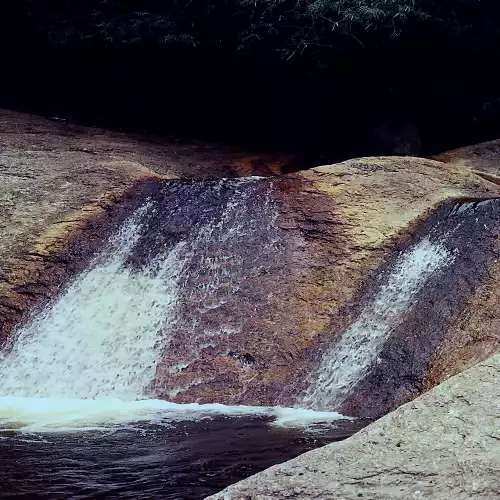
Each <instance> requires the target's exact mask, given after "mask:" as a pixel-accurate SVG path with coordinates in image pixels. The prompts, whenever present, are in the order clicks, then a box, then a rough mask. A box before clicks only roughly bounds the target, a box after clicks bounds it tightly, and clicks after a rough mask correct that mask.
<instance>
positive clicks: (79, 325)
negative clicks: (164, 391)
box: [0, 179, 342, 430]
mask: <svg viewBox="0 0 500 500" xmlns="http://www.w3.org/2000/svg"><path fill="white" fill-rule="evenodd" d="M256 186H259V180H258V179H251V180H244V181H230V180H223V181H220V182H216V183H207V184H202V183H200V184H194V185H191V186H189V185H188V186H187V189H188V190H189V191H190V193H191V196H193V199H192V200H188V203H191V201H192V202H193V203H195V205H196V203H198V204H199V206H196V207H195V208H196V209H195V210H191V211H189V207H186V205H187V203H186V201H184V200H183V199H182V195H183V194H184V192H183V191H181V192H180V194H179V196H177V197H176V196H175V192H174V191H172V190H169V191H168V193H167V194H168V196H167V197H166V198H163V199H162V201H161V202H160V201H158V200H155V199H149V201H147V202H146V203H145V204H144V205H143V206H142V207H140V208H139V209H137V210H136V212H135V213H134V214H133V215H132V216H131V217H130V218H129V219H128V220H126V221H125V223H124V224H123V226H122V228H121V230H120V231H119V232H118V234H117V235H116V236H114V237H113V238H111V240H110V241H109V244H108V246H107V248H106V249H105V250H104V251H103V252H102V253H101V254H100V255H98V256H97V257H96V258H95V260H94V261H93V262H92V264H91V265H90V267H89V269H88V270H87V271H85V272H83V273H82V274H81V275H80V276H78V277H76V279H75V280H74V281H73V282H72V283H70V284H69V286H68V287H67V288H66V290H64V291H63V292H62V294H61V295H60V296H59V297H58V298H57V299H56V300H55V301H54V302H52V303H51V304H49V305H48V306H47V307H45V308H44V309H43V310H41V311H39V312H38V313H37V314H36V315H35V316H34V317H33V318H32V319H31V321H29V322H28V323H27V324H26V325H25V326H23V327H22V328H20V330H19V331H18V332H17V333H16V335H15V338H14V342H13V345H12V346H11V349H10V350H7V351H6V352H4V353H3V354H2V355H1V358H0V428H3V429H9V428H21V429H24V430H34V429H37V430H44V429H48V430H54V429H61V428H62V429H66V428H70V427H73V428H83V429H88V428H95V427H102V426H104V427H106V426H108V425H112V424H120V423H121V424H123V423H124V422H137V421H144V420H165V419H166V420H172V419H173V420H175V419H179V418H181V419H182V418H190V417H189V415H191V417H195V416H196V415H199V414H207V413H209V414H210V413H211V414H214V413H215V414H217V413H219V414H220V413H225V414H230V415H248V414H257V415H271V416H274V417H275V418H277V419H278V421H281V422H283V423H285V422H286V423H290V422H295V423H297V422H298V421H303V422H308V421H315V420H335V419H339V418H342V417H341V416H340V415H338V414H336V413H328V414H321V413H314V412H311V411H308V410H293V409H283V408H265V407H244V406H239V407H228V406H223V405H220V404H212V405H210V404H207V405H197V404H187V405H179V404H174V403H169V402H167V401H160V400H157V399H154V397H155V392H154V391H155V387H154V386H155V379H156V377H157V370H158V364H159V362H160V360H161V358H162V355H163V354H164V353H165V352H168V350H169V349H173V348H174V347H173V346H171V340H172V331H173V329H174V328H176V327H178V326H179V325H177V323H179V322H180V316H179V315H180V311H181V310H182V309H183V308H185V307H186V305H185V304H186V303H188V304H190V307H193V304H195V306H196V308H197V310H200V311H201V312H202V313H203V314H201V315H196V314H193V317H192V320H190V321H188V320H187V319H186V317H187V315H185V316H184V317H183V320H182V324H181V325H180V327H181V328H180V329H181V330H183V331H185V332H186V333H185V335H187V337H186V339H185V340H186V342H185V344H187V343H188V342H190V344H191V346H192V347H191V348H188V349H186V351H185V354H184V356H185V358H183V359H186V365H187V364H189V362H191V361H192V360H193V359H194V358H195V356H196V350H197V351H198V352H199V351H200V349H203V348H204V346H205V347H206V345H208V344H210V340H211V339H212V338H213V337H214V335H217V334H218V335H221V334H222V336H223V337H224V336H227V335H228V334H229V333H228V332H230V331H231V329H234V328H237V324H235V323H230V322H229V321H230V318H228V320H227V322H226V324H225V326H224V328H222V329H220V330H219V331H218V332H214V331H212V330H210V328H209V326H208V324H209V323H210V322H209V321H208V324H204V323H203V321H207V319H206V317H209V316H210V311H211V310H213V309H216V308H220V307H222V306H223V304H224V303H225V302H226V301H229V300H232V299H231V297H232V295H233V294H234V293H235V291H236V290H237V289H238V286H239V284H240V283H241V282H242V281H244V279H245V278H246V275H248V273H250V274H251V273H255V272H258V271H259V270H260V269H261V268H262V266H263V263H265V262H266V261H267V260H268V252H271V251H272V250H273V247H272V245H273V244H274V242H275V241H276V235H275V234H274V232H273V221H274V219H273V218H274V213H273V210H272V208H271V207H270V205H269V203H268V202H267V198H266V197H267V194H268V191H267V190H268V189H269V186H268V185H267V187H266V189H264V191H262V189H261V188H260V187H259V188H258V189H257V187H256ZM262 192H263V193H264V194H263V198H262V196H261V195H262ZM259 193H261V194H260V195H259ZM160 198H161V197H160ZM260 198H262V199H260ZM214 200H215V201H216V203H214ZM208 201H211V204H210V203H209V202H208ZM251 203H257V204H258V205H259V207H261V208H260V209H259V210H257V215H258V217H259V220H255V219H253V218H251V217H248V214H247V212H248V207H249V205H250V204H251ZM186 210H188V211H189V213H190V214H192V213H194V214H195V217H196V218H195V219H194V220H189V221H188V222H189V223H186V219H185V215H186V213H185V212H186ZM241 240H243V241H245V242H246V245H247V246H248V251H246V252H244V253H243V254H239V255H238V254H237V253H236V252H234V251H232V249H233V246H234V245H235V244H236V242H240V241H241ZM228 261H229V264H228ZM245 273H246V274H245ZM203 318H205V319H204V320H203ZM188 319H189V318H188ZM233 320H234V318H233ZM205 344H206V345H205ZM194 345H196V349H195V347H194ZM177 370H179V366H178V365H170V366H167V367H166V370H165V371H166V373H167V376H168V374H169V373H175V372H176V371H177ZM178 390H179V391H181V390H183V389H182V388H179V389H178ZM280 419H281V420H280Z"/></svg>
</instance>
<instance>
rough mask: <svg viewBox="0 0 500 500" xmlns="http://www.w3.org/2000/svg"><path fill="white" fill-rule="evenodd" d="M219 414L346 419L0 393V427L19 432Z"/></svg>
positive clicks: (280, 421) (306, 422)
mask: <svg viewBox="0 0 500 500" xmlns="http://www.w3.org/2000/svg"><path fill="white" fill-rule="evenodd" d="M221 415H224V416H229V417H245V416H246V417H269V418H271V419H273V421H272V423H273V424H274V425H279V426H282V427H309V426H310V425H311V424H312V423H318V422H332V421H336V420H345V419H347V417H343V416H342V415H340V414H338V413H333V412H331V413H330V412H314V411H312V410H302V409H296V408H281V407H264V406H226V405H222V404H198V403H192V404H177V403H170V402H168V401H161V400H157V399H149V400H139V401H124V400H121V399H119V398H112V397H104V398H97V399H76V398H54V397H49V398H33V397H19V396H5V397H0V430H1V431H12V430H16V431H19V432H23V433H33V432H37V433H53V432H81V431H88V430H100V431H106V430H108V431H109V430H114V429H117V428H120V429H122V428H137V427H138V424H140V423H141V422H143V423H144V422H145V423H153V424H159V425H169V424H171V423H173V422H178V421H185V420H202V419H205V418H213V417H214V416H221Z"/></svg>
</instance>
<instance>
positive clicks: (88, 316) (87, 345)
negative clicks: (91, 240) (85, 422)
mask: <svg viewBox="0 0 500 500" xmlns="http://www.w3.org/2000/svg"><path fill="white" fill-rule="evenodd" d="M150 209H151V205H150V204H147V205H145V206H143V207H142V208H141V209H139V210H138V211H137V212H136V213H135V214H134V216H133V217H131V218H130V219H129V220H128V221H126V223H125V224H124V225H123V227H122V229H121V231H120V232H119V234H118V235H117V237H116V238H114V239H113V240H112V241H111V242H110V244H109V247H108V249H107V250H106V251H105V252H104V253H103V254H102V255H101V256H100V257H99V258H98V259H97V260H96V261H95V262H94V263H93V264H92V265H91V267H90V269H89V270H88V271H86V272H84V273H83V274H82V275H80V276H79V277H78V278H77V279H76V280H75V281H74V282H73V283H72V284H71V285H70V286H69V288H68V289H67V290H66V291H65V292H64V293H63V294H62V295H61V296H60V297H59V298H58V300H57V301H56V302H54V303H53V304H52V305H50V306H49V307H47V308H46V309H44V310H42V311H41V312H40V313H39V314H38V315H37V316H36V317H35V318H33V320H32V321H31V322H30V323H29V324H28V325H26V326H25V327H23V328H21V330H20V331H19V332H18V333H17V338H16V340H15V343H14V346H13V348H12V350H11V351H10V352H8V353H6V354H5V355H4V356H3V359H2V360H1V373H0V394H4V395H16V396H25V397H49V396H50V397H58V398H88V399H91V398H99V397H106V396H113V397H116V398H120V399H123V400H135V399H138V398H141V397H144V396H145V394H144V390H145V389H146V388H147V386H148V384H149V383H150V382H151V381H152V380H153V378H154V375H155V369H156V359H157V355H158V348H159V341H160V340H161V339H162V338H164V337H166V336H167V337H168V328H169V324H168V323H169V319H170V318H171V317H172V314H170V312H171V309H172V307H173V306H174V305H175V303H176V300H177V280H178V277H179V271H180V268H179V261H178V259H176V253H177V251H176V250H175V249H174V250H173V251H171V252H170V253H169V254H168V255H167V256H165V257H164V258H163V259H161V258H159V259H156V260H155V261H153V262H150V263H148V265H147V267H146V268H144V269H140V270H133V269H129V268H127V267H126V266H125V265H124V264H125V259H126V258H127V256H128V255H129V254H130V252H131V250H132V249H133V247H134V245H135V244H136V243H137V241H138V239H139V237H140V235H141V231H142V229H143V225H144V217H145V215H146V212H147V211H148V210H150Z"/></svg>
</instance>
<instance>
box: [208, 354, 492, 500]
mask: <svg viewBox="0 0 500 500" xmlns="http://www.w3.org/2000/svg"><path fill="white" fill-rule="evenodd" d="M499 377H500V355H496V356H493V357H491V358H489V359H488V360H486V361H485V362H483V363H481V364H479V365H477V366H475V367H474V368H471V369H469V370H467V371H465V372H463V373H461V374H459V375H457V376H455V377H452V378H451V379H449V380H447V381H446V382H444V383H443V384H441V385H440V386H438V387H436V388H434V389H433V390H431V391H430V392H428V393H427V394H425V395H423V396H421V397H420V398H418V399H416V400H414V401H413V402H411V403H408V404H406V405H404V406H402V407H400V408H398V409H397V410H396V411H394V412H393V413H390V414H389V415H386V416H385V417H383V418H381V419H380V420H378V421H377V422H375V423H373V424H372V425H370V426H368V427H366V428H365V429H363V430H362V431H360V432H358V433H357V434H355V435H354V436H352V437H350V438H349V439H347V440H345V441H342V442H339V443H334V444H331V445H328V446H325V447H323V448H319V449H317V450H314V451H310V452H309V453H305V454H304V455H301V456H300V457H298V458H296V459H294V460H291V461H289V462H286V463H284V464H281V465H276V466H274V467H271V468H269V469H267V470H266V471H264V472H261V473H260V474H256V475H255V476H252V477H250V478H248V479H246V480H244V481H241V482H240V483H237V484H235V485H233V486H230V487H229V488H227V489H226V490H224V491H223V492H221V493H219V494H217V495H214V496H212V497H209V498H211V499H214V500H215V499H219V500H267V499H280V498H296V499H303V498H308V499H318V500H319V499H321V500H326V499H337V498H342V499H346V500H347V499H353V500H354V499H356V500H357V499H359V498H370V499H380V500H382V499H384V500H385V499H401V498H411V499H424V498H432V499H435V500H448V499H450V498H456V499H463V500H466V499H470V498H475V499H493V498H498V496H499V494H500V433H499V429H500V425H499V413H500V386H499V384H498V380H499Z"/></svg>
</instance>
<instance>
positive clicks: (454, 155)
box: [434, 139, 500, 184]
mask: <svg viewBox="0 0 500 500" xmlns="http://www.w3.org/2000/svg"><path fill="white" fill-rule="evenodd" d="M434 159H435V160H438V161H443V162H446V163H454V164H455V165H459V166H462V167H464V168H466V169H468V170H470V171H471V172H475V173H476V174H477V175H480V176H482V177H484V178H485V179H488V180H490V181H491V182H495V183H497V184H500V162H499V159H500V140H498V139H497V140H495V141H488V142H483V143H481V144H476V145H474V146H467V147H464V148H459V149H454V150H452V151H447V152H446V153H442V154H440V155H436V156H435V157H434Z"/></svg>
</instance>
